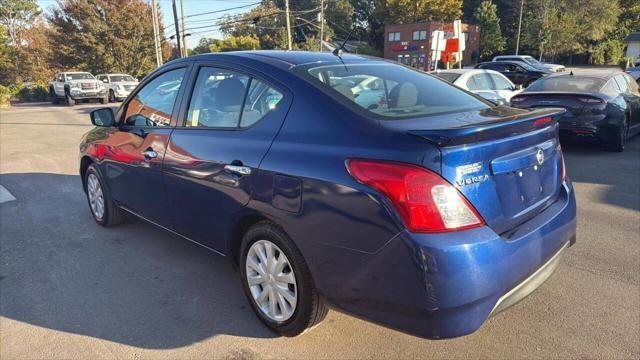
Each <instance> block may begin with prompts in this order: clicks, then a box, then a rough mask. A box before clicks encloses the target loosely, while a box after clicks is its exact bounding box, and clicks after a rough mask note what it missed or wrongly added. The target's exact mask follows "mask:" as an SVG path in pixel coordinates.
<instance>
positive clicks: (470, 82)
mask: <svg viewBox="0 0 640 360" xmlns="http://www.w3.org/2000/svg"><path fill="white" fill-rule="evenodd" d="M431 74H433V75H436V76H437V77H439V78H441V79H444V80H446V81H448V82H450V83H452V84H453V85H455V86H457V87H459V88H462V89H465V90H467V91H471V92H472V93H474V94H476V95H479V96H482V97H483V98H485V99H487V100H489V101H491V102H493V103H494V104H496V105H509V101H510V100H511V97H513V96H514V95H517V94H519V93H520V92H522V86H517V85H514V84H513V83H512V82H511V80H509V79H507V77H506V76H504V75H502V74H500V73H499V72H497V71H493V70H485V69H451V70H438V71H435V72H432V73H431Z"/></svg>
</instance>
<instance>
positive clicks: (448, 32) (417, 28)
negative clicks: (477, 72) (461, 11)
mask: <svg viewBox="0 0 640 360" xmlns="http://www.w3.org/2000/svg"><path fill="white" fill-rule="evenodd" d="M435 30H442V31H444V32H445V38H452V37H453V35H454V34H453V23H443V22H422V23H414V24H402V25H386V26H385V34H384V57H385V58H386V59H391V60H397V61H398V62H401V63H403V64H406V65H410V66H413V67H417V68H420V69H427V66H428V65H429V64H430V58H431V33H432V32H433V31H435ZM462 34H463V36H464V37H465V44H466V46H465V47H466V49H465V51H464V52H463V54H462V58H463V62H462V63H463V64H465V65H468V64H473V63H475V62H477V58H478V55H479V54H480V51H479V49H480V27H479V26H477V25H469V24H462Z"/></svg>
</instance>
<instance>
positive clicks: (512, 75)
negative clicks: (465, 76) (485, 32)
mask: <svg viewBox="0 0 640 360" xmlns="http://www.w3.org/2000/svg"><path fill="white" fill-rule="evenodd" d="M476 69H487V70H494V71H497V72H499V73H501V74H502V75H504V76H506V77H507V78H508V79H509V80H511V82H512V83H514V84H516V85H523V86H524V87H527V86H529V84H531V83H532V82H534V81H536V80H538V79H540V78H541V77H543V76H547V75H549V74H551V71H548V70H539V69H536V68H534V67H533V66H531V65H527V64H525V63H522V62H514V61H491V62H483V63H480V64H478V65H476Z"/></svg>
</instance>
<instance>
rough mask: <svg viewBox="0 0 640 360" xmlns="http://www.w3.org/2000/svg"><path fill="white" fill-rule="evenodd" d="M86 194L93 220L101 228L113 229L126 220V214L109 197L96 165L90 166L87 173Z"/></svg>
mask: <svg viewBox="0 0 640 360" xmlns="http://www.w3.org/2000/svg"><path fill="white" fill-rule="evenodd" d="M84 183H85V192H86V193H87V201H88V202H89V209H91V214H92V215H93V219H94V220H95V221H96V222H97V223H98V224H99V225H101V226H104V227H112V226H116V225H118V224H120V223H121V222H123V221H124V220H125V219H126V214H125V212H124V211H123V210H122V209H120V208H119V207H117V206H116V205H115V204H114V203H113V201H112V200H111V198H110V197H109V192H108V190H107V189H106V188H105V187H104V186H103V184H104V182H103V180H102V177H101V176H100V172H99V171H98V169H97V168H96V166H95V165H94V164H91V165H89V167H88V168H87V171H86V173H85V181H84Z"/></svg>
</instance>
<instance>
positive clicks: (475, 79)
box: [467, 74, 491, 90]
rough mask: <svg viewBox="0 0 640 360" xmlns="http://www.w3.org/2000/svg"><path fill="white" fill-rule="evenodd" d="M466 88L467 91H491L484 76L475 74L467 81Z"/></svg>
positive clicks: (489, 83) (488, 82) (489, 84)
mask: <svg viewBox="0 0 640 360" xmlns="http://www.w3.org/2000/svg"><path fill="white" fill-rule="evenodd" d="M467 87H468V88H469V90H489V89H491V82H490V80H489V77H488V76H487V75H486V74H477V75H473V76H472V77H471V78H470V79H469V81H467Z"/></svg>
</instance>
